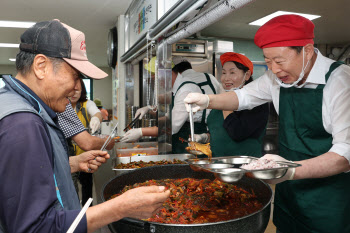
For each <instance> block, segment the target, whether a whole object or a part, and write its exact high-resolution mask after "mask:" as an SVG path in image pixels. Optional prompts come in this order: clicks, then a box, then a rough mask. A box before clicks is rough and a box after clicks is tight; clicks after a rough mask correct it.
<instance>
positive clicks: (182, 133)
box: [171, 73, 216, 154]
mask: <svg viewBox="0 0 350 233" xmlns="http://www.w3.org/2000/svg"><path fill="white" fill-rule="evenodd" d="M204 75H205V77H206V79H207V81H205V82H201V83H195V82H190V81H186V82H183V83H181V85H180V86H179V88H178V89H177V90H176V92H175V93H174V94H173V96H172V105H171V106H172V107H173V106H174V99H175V96H176V93H177V92H178V91H179V90H180V88H181V87H183V86H184V85H186V84H189V83H190V84H195V85H197V86H198V87H199V88H200V89H201V90H202V93H203V94H205V91H204V90H203V89H202V88H201V87H202V86H205V85H209V86H210V88H211V89H212V91H213V93H214V94H216V91H215V88H214V86H213V84H212V82H211V80H210V77H209V75H208V74H206V73H205V74H204ZM206 111H207V110H206V109H205V110H204V111H203V114H202V121H201V122H200V123H198V122H194V133H195V134H201V133H206V132H208V130H207V125H206V123H205V116H206ZM190 135H191V129H190V123H189V122H188V121H186V122H185V124H184V125H183V126H182V127H181V129H180V130H179V132H177V133H176V134H173V135H172V153H173V154H182V153H187V151H186V149H185V148H186V147H187V146H188V144H187V143H183V142H181V141H180V140H179V138H183V139H185V140H187V139H188V138H189V137H190Z"/></svg>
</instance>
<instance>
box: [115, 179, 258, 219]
mask: <svg viewBox="0 0 350 233" xmlns="http://www.w3.org/2000/svg"><path fill="white" fill-rule="evenodd" d="M151 185H162V186H166V188H167V189H170V192H171V194H170V197H169V198H168V200H167V201H166V202H165V203H164V204H163V208H162V209H161V210H160V211H158V212H157V213H156V214H155V215H153V216H152V217H151V218H149V219H146V220H147V221H150V222H159V223H172V224H198V223H211V222H219V221H227V220H231V219H235V218H241V217H243V216H246V215H249V214H252V213H254V212H256V211H258V210H260V209H261V208H262V207H263V205H262V204H261V203H260V202H259V201H258V200H257V198H256V195H255V194H254V192H253V190H252V191H251V192H248V191H246V190H244V189H243V188H240V187H237V186H235V185H233V184H227V183H224V182H221V181H219V180H217V179H216V180H214V181H211V180H209V179H202V180H198V179H193V178H184V179H164V180H149V181H146V182H144V183H136V184H134V185H129V186H125V187H124V189H123V190H122V191H121V193H119V194H116V195H113V196H112V197H111V198H114V197H117V196H119V195H121V194H122V193H124V192H126V191H127V190H129V189H132V188H136V187H140V186H151Z"/></svg>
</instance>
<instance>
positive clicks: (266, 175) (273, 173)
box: [246, 161, 301, 180]
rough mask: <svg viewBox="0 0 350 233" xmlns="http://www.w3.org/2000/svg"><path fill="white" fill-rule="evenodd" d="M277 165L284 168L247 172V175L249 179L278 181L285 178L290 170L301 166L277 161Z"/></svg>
mask: <svg viewBox="0 0 350 233" xmlns="http://www.w3.org/2000/svg"><path fill="white" fill-rule="evenodd" d="M276 163H278V164H279V165H281V166H284V167H277V168H268V169H259V170H247V172H246V175H247V176H248V177H252V178H255V179H261V180H269V179H278V178H281V177H283V176H284V175H285V174H286V173H287V171H288V169H290V168H296V167H299V166H301V165H300V164H297V163H293V162H284V161H283V162H282V161H276Z"/></svg>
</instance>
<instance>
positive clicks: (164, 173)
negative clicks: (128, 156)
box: [101, 164, 272, 233]
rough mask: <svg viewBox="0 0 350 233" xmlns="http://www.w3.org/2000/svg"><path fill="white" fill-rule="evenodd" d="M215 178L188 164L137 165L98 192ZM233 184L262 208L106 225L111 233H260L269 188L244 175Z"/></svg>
mask: <svg viewBox="0 0 350 233" xmlns="http://www.w3.org/2000/svg"><path fill="white" fill-rule="evenodd" d="M186 177H192V178H196V179H212V180H213V179H215V177H214V176H213V174H211V173H208V172H194V171H193V170H192V169H191V168H190V167H189V166H188V165H181V164H179V165H166V166H153V167H146V168H139V169H135V170H133V171H130V172H127V173H124V174H121V175H119V176H116V177H115V178H113V179H112V180H110V181H109V182H108V183H107V184H106V185H105V187H104V189H103V192H102V193H101V196H102V200H103V201H105V200H108V199H109V198H110V197H111V196H112V195H113V194H116V193H118V192H120V191H121V190H122V189H123V188H124V186H125V185H130V184H134V183H139V182H144V181H146V180H150V179H167V178H174V179H176V178H186ZM236 185H238V186H240V187H242V188H245V189H247V190H254V193H255V194H256V195H257V196H258V199H259V201H260V202H261V203H262V204H263V206H264V207H263V208H262V209H261V210H260V211H258V212H256V213H253V214H251V215H247V216H245V217H242V218H239V219H233V220H230V221H224V222H216V223H206V224H162V223H153V222H147V221H142V220H137V219H132V218H124V219H122V220H119V221H117V222H113V223H112V224H110V225H109V228H110V230H111V231H112V232H118V233H141V232H152V233H153V232H167V233H172V232H174V233H203V232H212V233H263V232H264V231H265V229H266V227H267V224H268V221H269V218H270V209H271V199H272V190H271V188H270V186H269V185H267V184H266V183H264V182H262V181H261V180H257V179H252V178H248V177H244V178H243V179H241V180H240V181H238V182H237V183H236Z"/></svg>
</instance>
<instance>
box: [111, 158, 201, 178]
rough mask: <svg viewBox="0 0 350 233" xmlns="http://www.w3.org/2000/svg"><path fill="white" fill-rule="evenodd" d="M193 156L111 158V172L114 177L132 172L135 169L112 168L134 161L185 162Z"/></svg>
mask: <svg viewBox="0 0 350 233" xmlns="http://www.w3.org/2000/svg"><path fill="white" fill-rule="evenodd" d="M194 158H195V156H194V155H192V154H166V155H146V156H131V157H115V158H113V163H112V164H113V166H112V170H113V171H114V173H115V174H116V175H119V174H122V173H125V172H128V171H132V170H134V169H137V168H129V169H116V168H114V167H115V166H116V165H118V164H121V163H130V162H136V161H141V160H142V161H143V162H150V161H161V160H164V159H165V160H171V161H173V160H174V159H178V160H181V161H185V160H188V159H194Z"/></svg>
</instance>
